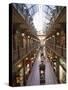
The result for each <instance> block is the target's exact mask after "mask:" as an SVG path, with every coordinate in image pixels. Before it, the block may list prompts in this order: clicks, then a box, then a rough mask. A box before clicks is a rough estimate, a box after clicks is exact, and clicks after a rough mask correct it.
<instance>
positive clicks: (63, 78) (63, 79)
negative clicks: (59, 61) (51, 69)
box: [59, 66, 66, 83]
mask: <svg viewBox="0 0 68 90" xmlns="http://www.w3.org/2000/svg"><path fill="white" fill-rule="evenodd" d="M59 80H60V83H65V82H66V72H65V71H64V69H63V68H62V66H59Z"/></svg>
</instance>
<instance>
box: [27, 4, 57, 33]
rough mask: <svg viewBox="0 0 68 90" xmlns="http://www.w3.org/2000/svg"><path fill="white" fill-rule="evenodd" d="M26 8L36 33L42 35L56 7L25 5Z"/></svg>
mask: <svg viewBox="0 0 68 90" xmlns="http://www.w3.org/2000/svg"><path fill="white" fill-rule="evenodd" d="M26 6H27V8H28V10H29V13H30V15H31V17H32V18H33V23H34V26H35V28H36V30H37V32H38V33H40V34H43V33H44V29H45V28H47V26H48V23H49V22H50V20H51V19H52V17H53V13H54V10H55V9H56V7H55V6H51V5H50V6H48V5H41V4H33V5H32V4H27V5H26ZM44 27H45V28H44Z"/></svg>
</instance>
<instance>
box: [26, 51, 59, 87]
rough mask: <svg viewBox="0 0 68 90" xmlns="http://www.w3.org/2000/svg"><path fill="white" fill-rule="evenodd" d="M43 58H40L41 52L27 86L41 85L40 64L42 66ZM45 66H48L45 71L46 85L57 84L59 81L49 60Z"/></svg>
mask: <svg viewBox="0 0 68 90" xmlns="http://www.w3.org/2000/svg"><path fill="white" fill-rule="evenodd" d="M40 61H41V58H40V52H39V54H38V57H37V58H36V62H35V63H34V66H33V68H32V72H31V74H30V76H29V78H28V80H27V85H28V86H31V85H40V77H39V64H40ZM44 62H45V65H46V70H45V81H46V83H45V84H57V79H56V76H55V73H54V71H53V69H52V67H51V64H50V62H49V60H48V59H47V58H46V60H44Z"/></svg>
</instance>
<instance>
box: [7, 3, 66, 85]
mask: <svg viewBox="0 0 68 90" xmlns="http://www.w3.org/2000/svg"><path fill="white" fill-rule="evenodd" d="M9 6H10V7H9V10H10V15H9V18H10V20H9V21H10V25H9V26H10V27H9V29H10V30H9V32H10V35H9V36H10V42H11V44H10V49H11V50H10V51H11V53H10V60H9V68H10V72H11V74H10V86H32V85H51V84H62V83H66V7H65V6H55V5H45V4H20V3H12V4H10V5H9ZM11 16H12V17H11ZM11 37H12V38H11Z"/></svg>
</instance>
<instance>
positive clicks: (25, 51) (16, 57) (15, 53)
mask: <svg viewBox="0 0 68 90" xmlns="http://www.w3.org/2000/svg"><path fill="white" fill-rule="evenodd" d="M36 48H37V47H35V46H34V47H32V48H27V49H26V48H19V53H18V50H13V52H12V57H13V58H12V60H13V61H12V63H16V62H17V61H18V60H19V59H21V58H23V57H24V56H25V55H27V54H28V53H30V52H31V51H33V50H34V49H36ZM18 54H19V55H18Z"/></svg>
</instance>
